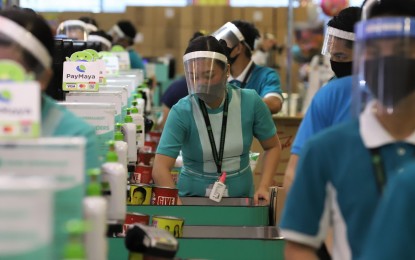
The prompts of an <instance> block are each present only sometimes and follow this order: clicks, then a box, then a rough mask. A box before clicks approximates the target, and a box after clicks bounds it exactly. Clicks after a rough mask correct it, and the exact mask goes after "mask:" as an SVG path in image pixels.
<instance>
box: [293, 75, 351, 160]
mask: <svg viewBox="0 0 415 260" xmlns="http://www.w3.org/2000/svg"><path fill="white" fill-rule="evenodd" d="M351 96H352V76H348V77H343V78H339V79H334V80H331V81H330V82H329V83H327V84H326V85H325V86H324V87H323V88H321V89H320V90H319V91H318V92H317V93H316V95H315V96H314V98H313V100H312V101H311V104H310V106H309V108H308V109H307V112H306V114H305V116H304V118H303V120H302V121H301V124H300V127H299V129H298V132H297V135H296V137H295V140H294V143H293V146H292V148H291V153H293V154H299V153H300V151H301V149H302V148H303V146H304V144H305V143H306V142H307V140H308V139H310V137H311V136H313V135H315V134H316V133H318V132H320V131H322V130H323V129H325V128H327V127H330V126H332V125H335V124H338V123H341V122H345V121H347V120H349V119H350V118H351V111H350V102H351Z"/></svg>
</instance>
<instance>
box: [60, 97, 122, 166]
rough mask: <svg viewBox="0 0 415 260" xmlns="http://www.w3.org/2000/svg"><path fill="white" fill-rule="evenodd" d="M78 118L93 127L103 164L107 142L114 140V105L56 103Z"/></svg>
mask: <svg viewBox="0 0 415 260" xmlns="http://www.w3.org/2000/svg"><path fill="white" fill-rule="evenodd" d="M58 104H59V105H62V106H64V107H66V108H67V109H68V110H70V111H71V112H72V113H74V114H75V115H77V116H78V117H80V118H82V119H84V120H85V121H86V122H87V123H89V124H90V125H92V126H94V127H95V133H96V134H97V138H98V142H99V156H100V157H101V158H100V161H101V162H103V161H104V158H105V155H106V154H107V151H108V144H107V142H108V141H109V140H113V139H114V126H115V104H109V103H108V104H105V103H101V104H100V103H69V102H61V103H58Z"/></svg>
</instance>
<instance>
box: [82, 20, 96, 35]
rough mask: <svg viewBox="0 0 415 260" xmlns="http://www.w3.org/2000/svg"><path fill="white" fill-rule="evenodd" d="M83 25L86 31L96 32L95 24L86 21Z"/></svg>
mask: <svg viewBox="0 0 415 260" xmlns="http://www.w3.org/2000/svg"><path fill="white" fill-rule="evenodd" d="M85 27H86V32H87V33H88V34H89V33H91V32H96V31H98V28H97V27H96V26H95V25H93V24H90V23H86V24H85Z"/></svg>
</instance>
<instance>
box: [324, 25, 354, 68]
mask: <svg viewBox="0 0 415 260" xmlns="http://www.w3.org/2000/svg"><path fill="white" fill-rule="evenodd" d="M354 38H355V35H354V33H351V32H346V31H342V30H339V29H337V28H333V27H328V28H327V31H326V36H325V37H324V43H323V48H322V50H321V54H323V55H325V56H328V57H330V60H333V61H336V62H350V61H352V60H353V44H354Z"/></svg>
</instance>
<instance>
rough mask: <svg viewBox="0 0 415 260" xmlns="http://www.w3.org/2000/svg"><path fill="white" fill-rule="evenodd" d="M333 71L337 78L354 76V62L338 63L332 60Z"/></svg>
mask: <svg viewBox="0 0 415 260" xmlns="http://www.w3.org/2000/svg"><path fill="white" fill-rule="evenodd" d="M330 65H331V70H332V71H333V72H334V74H335V75H336V77H338V78H341V77H346V76H349V75H352V67H353V62H351V61H350V62H337V61H332V60H330Z"/></svg>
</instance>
